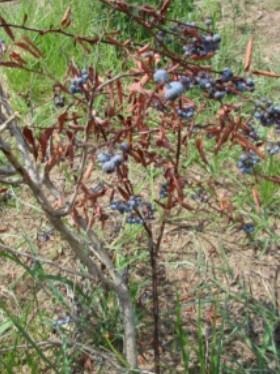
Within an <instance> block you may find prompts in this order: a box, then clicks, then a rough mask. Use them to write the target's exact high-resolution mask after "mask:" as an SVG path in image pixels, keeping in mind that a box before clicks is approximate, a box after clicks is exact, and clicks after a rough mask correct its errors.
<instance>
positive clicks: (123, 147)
mask: <svg viewBox="0 0 280 374" xmlns="http://www.w3.org/2000/svg"><path fill="white" fill-rule="evenodd" d="M120 150H121V151H123V152H127V151H128V150H129V144H128V143H126V142H124V143H121V144H120Z"/></svg>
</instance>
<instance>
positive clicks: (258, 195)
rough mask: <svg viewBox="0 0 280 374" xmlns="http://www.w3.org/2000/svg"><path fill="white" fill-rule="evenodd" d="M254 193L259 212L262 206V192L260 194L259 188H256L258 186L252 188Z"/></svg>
mask: <svg viewBox="0 0 280 374" xmlns="http://www.w3.org/2000/svg"><path fill="white" fill-rule="evenodd" d="M252 195H253V200H254V202H255V204H256V209H257V212H259V211H260V207H261V198H260V194H259V192H258V190H257V189H256V187H253V188H252Z"/></svg>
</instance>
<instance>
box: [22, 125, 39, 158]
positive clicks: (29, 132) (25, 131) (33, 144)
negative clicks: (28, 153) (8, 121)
mask: <svg viewBox="0 0 280 374" xmlns="http://www.w3.org/2000/svg"><path fill="white" fill-rule="evenodd" d="M22 132H23V136H24V138H25V140H26V141H27V143H29V144H30V145H31V148H32V152H33V154H34V156H35V158H37V157H38V147H37V145H36V142H35V139H34V136H33V132H32V130H30V129H29V128H28V127H24V128H23V131H22Z"/></svg>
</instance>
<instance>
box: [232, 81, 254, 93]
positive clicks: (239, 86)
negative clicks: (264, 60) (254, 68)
mask: <svg viewBox="0 0 280 374" xmlns="http://www.w3.org/2000/svg"><path fill="white" fill-rule="evenodd" d="M233 83H234V85H235V89H236V90H237V91H239V92H253V91H254V90H255V82H254V81H253V80H252V79H251V78H247V79H243V78H239V79H236V80H234V81H233Z"/></svg>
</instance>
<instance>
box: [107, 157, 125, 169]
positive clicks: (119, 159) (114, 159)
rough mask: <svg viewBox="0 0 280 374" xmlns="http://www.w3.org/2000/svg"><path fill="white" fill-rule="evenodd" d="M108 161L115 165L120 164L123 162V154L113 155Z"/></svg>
mask: <svg viewBox="0 0 280 374" xmlns="http://www.w3.org/2000/svg"><path fill="white" fill-rule="evenodd" d="M110 162H112V163H113V164H114V165H115V167H117V166H120V164H121V163H122V162H123V156H122V155H119V154H117V155H114V156H113V157H112V158H111V159H110Z"/></svg>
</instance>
